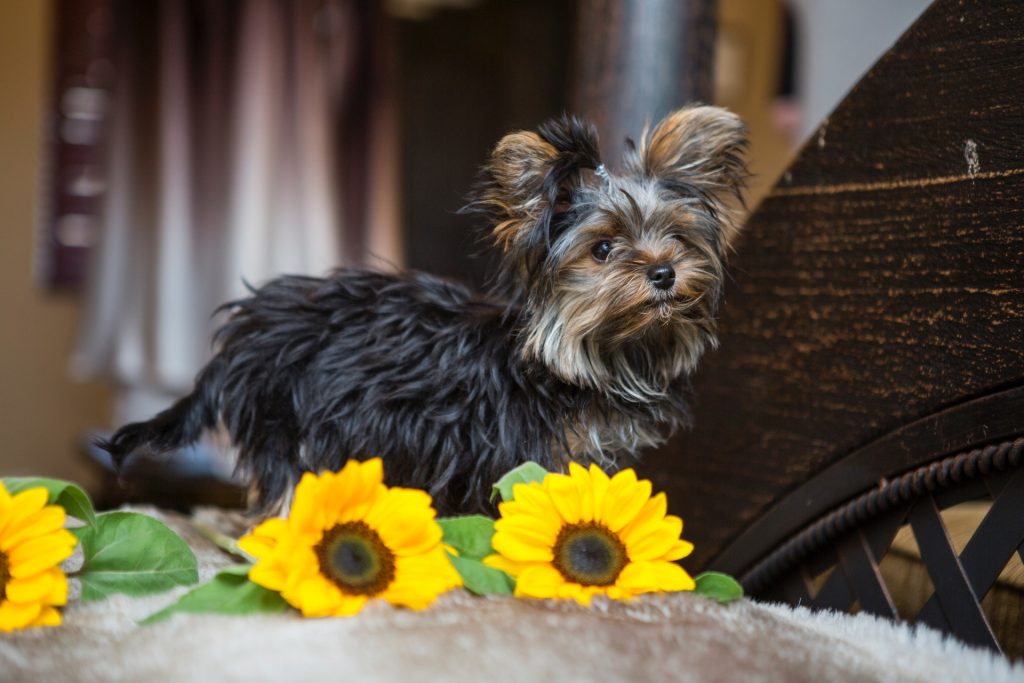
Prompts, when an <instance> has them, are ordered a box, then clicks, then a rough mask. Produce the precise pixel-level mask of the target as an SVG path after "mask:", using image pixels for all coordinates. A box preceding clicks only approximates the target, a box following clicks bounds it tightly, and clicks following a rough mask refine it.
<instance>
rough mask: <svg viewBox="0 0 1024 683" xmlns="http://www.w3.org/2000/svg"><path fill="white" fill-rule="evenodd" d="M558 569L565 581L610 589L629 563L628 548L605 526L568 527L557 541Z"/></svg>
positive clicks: (588, 523)
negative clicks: (608, 587)
mask: <svg viewBox="0 0 1024 683" xmlns="http://www.w3.org/2000/svg"><path fill="white" fill-rule="evenodd" d="M554 556H555V560H554V565H555V569H557V570H558V571H559V572H561V574H562V576H563V577H564V578H565V580H566V581H572V582H574V583H578V584H582V585H584V586H609V585H611V584H613V583H615V580H616V579H617V578H619V573H620V572H621V571H622V568H623V567H625V566H626V564H627V563H628V562H629V557H628V556H627V555H626V546H624V545H623V544H622V541H620V540H619V537H618V536H616V535H615V534H614V533H612V532H611V531H610V530H609V529H608V528H607V527H606V526H604V525H603V524H598V523H596V522H587V523H583V524H566V525H565V526H564V527H562V530H561V531H560V532H559V534H558V538H557V539H555V547H554Z"/></svg>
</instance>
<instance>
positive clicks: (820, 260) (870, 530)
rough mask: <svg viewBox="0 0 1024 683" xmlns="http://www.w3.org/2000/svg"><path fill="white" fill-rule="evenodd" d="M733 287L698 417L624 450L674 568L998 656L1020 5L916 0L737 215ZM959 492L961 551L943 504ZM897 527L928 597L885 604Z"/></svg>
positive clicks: (1021, 101) (1022, 536) (1011, 348)
mask: <svg viewBox="0 0 1024 683" xmlns="http://www.w3.org/2000/svg"><path fill="white" fill-rule="evenodd" d="M732 277H733V279H732V281H731V282H730V283H729V285H728V286H727V288H726V297H725V298H726V302H725V304H724V306H723V310H722V317H721V321H720V329H721V350H720V351H718V352H716V353H711V354H709V355H708V356H707V357H706V358H705V360H704V362H703V365H702V367H701V369H700V370H699V373H698V377H697V378H696V381H695V386H694V395H695V397H696V425H697V426H696V429H695V430H694V431H692V432H690V433H686V434H681V435H679V437H678V438H676V439H675V440H674V441H673V442H672V443H671V444H670V445H669V446H667V447H665V448H663V449H661V450H660V451H659V452H657V453H655V454H653V456H652V457H649V458H647V459H645V461H644V463H643V468H644V470H645V472H646V473H647V474H649V475H651V476H652V477H653V478H654V479H655V480H656V483H657V485H658V486H660V487H662V488H663V489H664V490H666V491H667V492H668V494H669V500H671V501H673V504H674V505H675V508H676V509H675V511H676V512H678V513H679V514H681V515H682V516H683V518H684V519H685V520H686V523H687V529H686V534H684V535H686V536H687V537H688V538H690V539H691V540H693V541H694V542H695V543H696V545H697V551H696V553H695V556H694V558H693V559H694V562H693V565H692V568H694V569H698V568H715V569H720V570H723V571H727V572H730V573H733V574H735V575H737V576H739V577H741V578H742V580H743V582H744V584H745V585H746V587H747V588H748V590H749V591H750V592H751V593H752V594H753V595H755V596H759V597H773V598H782V599H786V600H789V601H792V602H800V603H803V604H811V605H815V606H823V607H832V608H839V609H845V608H848V607H850V606H851V605H854V604H855V605H856V607H858V608H859V609H860V610H864V611H871V612H875V613H878V614H884V615H887V616H902V617H903V618H916V619H917V620H919V621H922V622H925V623H928V624H931V625H933V626H937V627H939V628H944V629H947V630H950V631H952V632H953V633H955V634H957V635H958V636H960V637H961V638H963V639H964V640H967V641H968V642H972V643H978V644H984V645H987V646H990V647H998V644H997V639H996V637H995V636H994V635H993V632H992V629H991V628H990V627H989V624H988V622H987V620H986V615H985V613H984V612H983V610H982V609H981V608H980V607H979V603H980V601H981V599H982V598H983V597H984V595H985V594H986V593H987V592H988V591H989V589H990V587H991V586H992V585H993V582H994V581H995V577H996V575H998V573H999V571H1000V570H1001V569H1002V568H1003V566H1004V565H1005V564H1006V563H1007V561H1008V560H1009V559H1010V557H1011V556H1012V555H1013V554H1014V553H1015V552H1016V553H1021V556H1022V557H1024V469H1022V465H1024V438H1022V437H1024V5H1021V4H1020V3H1018V2H997V1H982V0H965V1H962V2H960V1H954V0H938V1H937V2H935V3H934V4H933V5H932V7H930V8H929V9H928V11H926V12H925V14H924V15H923V16H922V17H921V18H920V19H919V20H918V21H917V22H916V23H915V24H914V25H913V26H912V27H911V28H910V29H909V30H908V31H907V32H906V34H905V35H904V36H903V37H902V38H901V39H900V40H899V41H898V42H897V44H896V45H895V46H894V47H893V48H892V49H891V50H890V51H889V52H888V53H887V54H886V55H885V56H884V57H883V58H882V59H881V60H880V61H879V62H878V63H877V64H876V65H875V66H874V67H873V68H872V69H871V70H870V71H869V72H868V73H867V75H865V76H864V78H863V80H862V81H861V82H860V83H859V84H857V86H855V87H854V88H853V90H852V91H851V92H850V93H849V95H848V96H847V97H846V99H845V100H844V101H843V102H842V104H841V105H840V106H839V107H838V108H837V109H836V111H835V112H834V113H833V114H832V115H831V116H830V117H829V118H828V119H827V120H826V121H824V122H823V123H822V124H821V126H820V128H819V129H818V131H817V133H816V134H815V135H814V136H812V138H811V140H810V141H809V142H808V143H807V145H806V146H805V147H804V149H803V150H802V152H801V153H800V154H799V156H798V158H797V159H796V161H795V162H794V163H793V164H792V166H791V167H790V169H789V170H788V171H787V172H786V173H785V174H784V175H783V177H782V179H781V180H780V182H779V183H778V184H777V185H776V187H775V188H774V190H773V191H772V192H771V193H770V195H769V196H768V198H767V199H766V200H765V201H764V202H763V203H762V204H761V206H759V207H758V208H757V210H756V211H755V212H754V213H753V215H752V216H751V218H750V220H749V224H748V227H747V231H746V236H745V239H743V240H742V242H741V244H740V245H739V247H738V254H737V255H736V257H735V259H734V260H733V263H732ZM978 497H981V498H986V499H991V500H992V501H993V503H992V505H991V508H990V511H989V513H988V515H987V517H985V519H984V521H983V522H982V523H981V526H980V527H979V529H978V531H977V532H976V534H975V535H974V537H973V538H972V539H971V541H970V543H968V545H967V546H966V548H965V549H964V550H963V552H961V553H960V554H959V555H958V554H957V553H956V551H955V549H954V548H953V547H952V546H951V544H950V543H949V539H948V537H947V534H946V531H945V529H944V527H943V523H942V520H941V517H940V514H939V511H940V510H941V509H943V508H945V507H948V506H951V505H954V504H956V503H958V502H960V501H963V500H967V499H974V498H978ZM908 523H909V524H910V526H911V528H912V530H913V534H914V536H915V537H916V540H917V543H918V545H919V546H920V548H921V554H922V559H923V562H924V563H925V565H926V566H927V570H928V573H929V574H930V576H931V580H932V583H933V584H934V585H935V595H934V596H933V597H932V598H931V599H930V600H929V601H928V602H927V604H926V605H925V607H924V608H923V609H922V610H921V611H920V613H918V614H916V615H914V614H904V615H899V614H898V612H897V610H896V609H895V607H894V605H893V600H892V598H891V596H890V595H889V593H888V590H887V586H886V584H885V582H884V580H883V579H882V577H881V574H880V572H879V569H878V564H879V561H880V560H881V559H882V557H883V555H884V554H885V552H886V550H887V548H888V547H889V544H890V543H891V541H892V539H893V536H894V535H895V533H896V532H897V530H898V529H899V528H900V527H901V526H903V525H905V524H908ZM833 568H834V569H833ZM830 569H831V570H832V571H831V574H830V575H829V576H828V579H827V581H824V583H823V585H820V584H821V583H822V581H821V580H820V579H819V580H818V581H817V582H815V581H814V579H815V577H819V576H821V575H822V574H824V573H825V572H826V571H829V570H830ZM1022 610H1024V608H1022Z"/></svg>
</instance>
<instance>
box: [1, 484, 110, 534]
mask: <svg viewBox="0 0 1024 683" xmlns="http://www.w3.org/2000/svg"><path fill="white" fill-rule="evenodd" d="M3 482H4V486H5V487H6V488H7V492H8V493H10V494H11V495H12V496H13V495H14V494H15V493H20V492H21V491H25V490H26V489H34V488H38V487H42V488H44V489H46V491H47V492H48V493H49V494H50V499H49V503H50V505H60V506H61V507H62V508H64V511H65V512H67V513H68V514H69V515H71V516H72V517H77V518H78V519H80V520H82V521H83V522H86V523H87V524H94V523H95V522H96V511H95V510H93V507H92V502H91V501H90V500H89V496H88V495H86V493H85V491H83V490H82V487H80V486H79V485H78V484H74V483H72V482H70V481H64V480H62V479H46V478H44V477H7V478H5V479H4V480H3Z"/></svg>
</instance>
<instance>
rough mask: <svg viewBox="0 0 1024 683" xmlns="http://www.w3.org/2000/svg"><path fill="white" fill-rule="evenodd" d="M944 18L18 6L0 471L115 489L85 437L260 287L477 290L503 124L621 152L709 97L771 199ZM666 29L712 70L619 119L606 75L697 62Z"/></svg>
mask: <svg viewBox="0 0 1024 683" xmlns="http://www.w3.org/2000/svg"><path fill="white" fill-rule="evenodd" d="M927 4H928V3H927V2H926V1H925V0H859V1H858V2H849V1H848V0H790V1H788V2H783V1H782V0H719V1H718V2H717V3H715V2H693V1H688V0H676V1H675V2H669V1H666V0H648V1H647V2H643V1H641V0H634V1H632V2H630V1H628V0H618V1H616V2H610V1H607V0H600V1H598V0H594V1H593V2H588V1H587V0H577V1H576V2H572V1H569V0H390V1H389V2H368V1H364V0H294V1H292V2H284V1H275V0H206V1H200V0H163V1H157V0H153V1H151V2H145V3H140V2H134V1H126V0H51V1H46V0H4V2H2V3H0V73H2V78H0V83H2V84H3V89H2V90H0V149H2V150H3V152H2V153H0V169H2V171H0V178H2V179H3V182H2V183H0V235H2V237H0V244H2V249H0V330H2V332H0V474H3V475H13V474H29V473H31V474H38V475H46V476H57V477H63V478H70V479H75V480H78V481H80V482H83V483H85V484H86V485H87V486H89V487H91V488H93V489H94V490H95V489H96V488H99V487H101V485H102V482H103V481H104V480H105V479H109V475H105V474H104V470H103V467H102V463H101V462H99V461H97V459H96V454H95V453H90V450H89V449H88V448H87V444H88V440H89V438H90V434H92V433H94V432H96V431H102V430H107V429H110V428H112V427H114V426H116V425H119V424H121V423H123V422H124V421H127V420H131V419H137V418H143V417H148V416H149V415H151V414H152V413H153V412H155V411H156V410H159V409H160V408H161V407H163V406H165V405H166V404H168V403H169V402H170V401H171V400H173V398H174V397H175V396H177V395H180V394H182V393H185V392H187V390H188V389H189V387H190V384H191V379H192V376H193V375H194V373H195V372H196V370H197V369H198V368H199V367H200V366H201V365H202V364H203V363H204V362H205V360H206V359H207V357H208V355H209V353H210V347H209V337H210V333H211V331H212V329H213V328H214V326H215V325H216V323H217V319H216V318H211V314H212V313H213V311H214V309H215V308H216V307H217V305H218V304H220V303H222V302H224V301H226V300H230V299H232V298H234V297H238V296H240V295H242V294H243V293H244V289H243V279H244V280H246V281H249V282H252V283H254V284H258V283H260V282H263V281H265V280H267V279H268V278H270V277H272V276H274V275H276V274H280V273H297V272H305V273H312V274H321V273H323V272H324V271H326V270H327V269H329V268H330V267H332V266H335V265H339V264H355V263H366V264H370V265H373V266H376V267H381V268H398V267H409V268H417V269H423V270H427V271H431V272H434V273H438V274H442V275H447V276H451V277H456V278H460V279H463V280H467V281H470V282H473V283H475V284H477V285H479V284H482V283H483V282H484V281H485V280H486V275H487V272H488V260H487V257H486V255H479V252H480V247H481V244H480V242H479V240H478V237H477V234H476V232H475V230H476V229H477V228H478V227H479V226H477V225H475V224H474V223H473V221H472V219H469V218H467V217H463V216H458V215H456V213H455V212H456V211H457V209H458V208H459V207H460V206H461V205H462V204H463V202H464V199H465V196H466V193H467V191H468V189H469V188H470V187H471V185H472V183H473V179H474V176H475V173H476V169H477V167H478V165H479V164H480V163H481V162H482V161H483V160H484V158H485V157H486V155H487V153H488V150H489V148H490V147H491V146H492V145H493V144H494V143H495V142H496V141H497V140H498V139H499V138H500V137H501V135H502V134H504V133H505V132H508V131H509V130H512V129H516V128H532V127H535V126H536V125H537V124H538V123H540V122H541V121H543V120H544V119H546V118H548V117H550V116H553V115H557V114H559V113H561V112H562V111H565V110H568V111H576V110H579V109H582V110H584V113H592V114H594V117H595V119H596V120H597V122H598V123H599V126H600V127H601V128H602V130H601V132H602V133H603V134H605V136H606V137H605V138H604V139H603V141H602V144H603V145H609V146H610V147H609V148H610V149H614V148H615V146H616V145H618V144H620V143H621V140H619V139H618V135H619V134H622V133H623V132H625V133H629V134H632V135H634V136H635V135H638V134H639V128H640V126H641V125H642V120H643V119H644V118H654V119H657V118H658V117H659V116H661V115H662V114H664V113H665V112H666V111H667V109H668V108H671V107H675V106H679V105H682V104H684V102H685V100H686V99H688V98H689V97H691V96H692V95H693V93H701V92H703V93H705V94H704V95H702V96H701V98H702V99H712V100H713V101H714V102H715V103H716V104H721V105H723V106H726V107H729V108H731V109H733V110H735V111H737V112H738V113H739V114H740V115H741V116H742V117H743V118H744V119H745V120H746V121H747V123H748V125H749V127H750V130H751V137H752V148H751V156H752V170H753V172H754V174H755V176H754V178H753V182H752V186H751V189H750V193H749V195H748V203H749V205H750V206H751V207H754V206H756V204H757V202H758V200H759V198H760V197H762V196H763V195H764V194H765V193H766V191H767V190H768V189H769V188H770V187H771V186H772V184H773V183H774V182H775V180H776V178H777V177H778V175H779V174H780V173H781V172H782V171H783V169H784V168H785V167H786V164H787V162H788V160H789V159H790V158H791V157H792V156H793V154H794V153H795V152H796V150H798V149H799V147H800V146H801V145H802V144H803V142H804V140H805V139H806V138H807V137H808V136H809V135H810V134H811V133H812V131H814V130H815V129H816V128H817V126H818V124H819V123H820V121H821V120H822V119H823V118H824V117H826V116H827V115H828V113H829V111H830V110H831V109H832V108H833V107H834V106H835V104H837V103H838V101H839V100H840V99H841V98H842V97H843V95H844V94H845V93H846V91H847V90H848V89H849V88H850V87H851V86H852V85H853V84H854V83H855V82H856V81H857V79H858V78H859V77H860V75H861V74H863V73H864V72H865V71H866V70H867V69H868V67H870V65H871V64H872V63H873V62H874V61H875V60H876V59H877V58H878V57H879V56H880V55H881V54H882V53H883V52H884V51H885V50H886V49H887V48H888V47H889V46H890V45H891V44H892V43H893V42H894V41H895V40H896V38H897V37H898V36H899V35H900V34H901V33H902V32H903V30H904V29H905V28H906V27H908V26H909V25H910V24H911V23H912V22H913V20H914V19H915V18H916V17H917V16H918V15H919V14H920V12H921V11H923V9H924V8H925V6H926V5H927ZM598 8H599V9H600V10H601V11H600V12H599V11H596V10H597V9H598ZM693 8H697V11H696V13H694V12H692V11H691V10H693ZM666 22H667V23H668V24H669V26H668V29H667V30H668V33H667V34H666V33H664V31H663V32H662V34H660V35H662V37H664V36H665V35H668V36H669V37H670V38H671V36H673V35H675V34H673V33H672V31H673V30H675V27H674V26H673V25H671V24H672V22H680V27H681V28H680V31H682V22H686V26H685V29H686V30H685V32H681V33H679V35H680V36H682V37H683V38H685V39H686V40H687V41H695V42H696V43H702V42H703V43H706V44H707V45H710V52H709V54H710V55H712V58H711V60H710V61H711V63H710V64H708V65H707V69H705V71H706V72H708V71H709V72H710V73H713V74H714V75H713V78H711V79H710V81H709V82H708V83H707V84H706V85H705V86H703V89H702V86H701V85H700V84H699V83H697V84H696V85H693V84H691V86H692V87H691V86H687V87H683V86H680V87H679V88H670V89H669V90H668V91H667V92H663V93H662V95H664V96H663V97H661V99H657V98H656V99H657V103H656V105H652V107H651V108H652V109H657V110H656V111H646V112H645V111H633V110H630V111H628V112H627V113H626V114H622V115H621V116H618V118H616V117H615V116H612V115H611V114H609V113H608V112H610V111H611V110H612V109H614V108H615V107H612V106H611V105H609V107H607V108H605V109H602V104H601V103H602V102H606V103H608V102H610V103H612V104H613V105H615V106H617V107H618V108H617V109H615V111H616V112H619V113H620V114H621V113H622V111H624V109H623V106H621V105H623V103H624V101H625V100H626V99H628V93H624V92H623V91H622V90H621V88H622V87H623V86H621V84H620V86H619V87H620V93H622V94H621V96H620V97H619V98H618V99H616V97H615V93H614V92H613V93H612V94H611V95H609V94H608V93H607V92H605V93H604V94H603V95H601V94H598V95H593V93H592V92H591V90H592V88H593V87H597V86H596V85H595V83H596V81H595V80H594V73H593V70H592V69H593V67H594V64H595V63H597V64H599V65H600V63H601V60H602V59H604V60H606V61H607V60H614V59H620V60H621V59H622V58H623V55H626V56H627V57H629V59H630V60H632V61H630V63H629V65H627V66H628V67H629V68H625V69H624V70H622V71H621V73H620V75H621V74H625V76H623V78H626V79H627V81H626V85H625V86H624V87H625V88H626V89H627V90H629V89H630V88H635V87H641V86H643V84H644V83H646V82H647V81H648V80H652V81H653V82H654V83H655V85H657V83H660V82H664V79H665V78H666V76H665V74H662V73H660V72H659V68H660V65H662V64H663V63H664V61H665V60H662V51H666V50H667V51H673V55H675V57H673V59H674V58H676V57H679V55H682V58H683V59H684V61H685V57H686V55H687V54H692V53H691V52H687V51H685V50H684V51H682V52H679V51H678V50H677V48H678V47H679V46H678V45H675V44H673V43H672V41H671V40H670V41H669V42H668V43H663V44H659V43H657V42H656V41H645V40H644V39H643V38H644V33H643V31H644V30H646V29H644V27H645V26H647V27H650V26H657V25H658V24H659V23H661V24H666ZM634 29H635V30H636V31H639V33H630V32H631V31H634ZM608 36H612V37H615V36H617V37H619V38H622V40H623V41H625V42H621V41H620V42H616V41H613V40H608V39H607V38H608ZM630 40H632V41H633V42H632V43H630V42H629V41H630ZM623 46H624V47H623ZM616 50H618V52H617V51H616ZM666 59H668V56H666ZM645 60H646V61H645ZM669 61H671V60H669ZM616 64H618V62H616ZM652 65H653V66H652ZM685 66H686V65H685V64H683V65H682V67H681V68H682V69H683V70H685ZM630 69H633V70H632V71H630ZM648 75H650V76H651V78H650V79H647V76H648ZM667 77H668V78H670V79H671V78H672V77H673V76H672V73H669V74H668V76H667ZM659 79H661V80H659ZM602 97H603V98H604V99H603V100H602V99H601V98H602ZM630 102H634V103H635V102H640V103H641V104H642V103H643V100H630ZM638 106H639V105H638ZM662 109H663V110H662ZM609 129H611V130H610V131H609ZM609 135H611V137H608V136H609ZM611 165H612V166H614V165H615V163H614V161H612V162H611ZM741 248H742V246H741ZM200 460H201V459H200ZM217 462H218V461H214V463H213V464H209V463H207V464H205V465H201V466H199V468H198V469H199V470H201V472H200V473H201V474H202V475H204V476H206V475H210V476H212V477H213V478H216V475H219V474H223V472H226V471H227V469H229V468H226V467H221V465H223V463H221V465H218V464H217ZM204 467H205V468H207V469H205V470H204V469H203V468H204ZM218 468H219V469H218ZM193 474H194V472H193ZM108 483H109V482H108Z"/></svg>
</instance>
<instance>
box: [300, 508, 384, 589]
mask: <svg viewBox="0 0 1024 683" xmlns="http://www.w3.org/2000/svg"><path fill="white" fill-rule="evenodd" d="M313 550H314V551H315V552H316V556H317V559H318V560H319V561H320V573H321V574H323V575H324V576H325V577H327V578H328V579H330V580H331V581H333V582H334V584H335V585H337V586H338V588H340V589H341V590H343V591H345V592H346V593H352V594H356V595H376V594H378V593H380V592H382V591H384V590H385V589H386V588H387V587H388V586H389V585H391V582H392V581H393V580H394V578H395V555H394V553H392V552H391V551H390V550H389V549H388V547H387V546H386V545H384V542H383V541H381V540H380V536H379V535H378V534H377V532H376V531H374V530H373V529H371V528H370V527H368V526H367V525H366V524H364V523H363V522H346V523H345V524H339V525H337V526H335V527H333V528H331V529H328V530H327V531H325V532H324V536H323V538H322V539H320V542H319V543H317V544H316V546H315V547H314V548H313Z"/></svg>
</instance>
